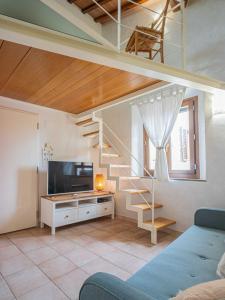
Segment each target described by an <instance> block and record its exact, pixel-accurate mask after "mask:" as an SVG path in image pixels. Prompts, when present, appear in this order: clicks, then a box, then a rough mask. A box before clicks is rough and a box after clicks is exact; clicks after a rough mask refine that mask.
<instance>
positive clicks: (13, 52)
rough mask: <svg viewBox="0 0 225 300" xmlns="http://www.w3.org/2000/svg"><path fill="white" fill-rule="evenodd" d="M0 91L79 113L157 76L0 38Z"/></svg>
mask: <svg viewBox="0 0 225 300" xmlns="http://www.w3.org/2000/svg"><path fill="white" fill-rule="evenodd" d="M0 66H1V68H0V95H1V96H5V97H9V98H13V99H18V100H22V101H25V102H29V103H34V104H37V105H42V106H46V107H50V108H54V109H58V110H62V111H66V112H70V113H75V114H77V113H81V112H83V111H86V110H88V109H91V108H94V107H97V106H99V105H102V104H105V103H108V102H110V101H112V100H115V99H117V98H119V97H122V96H124V95H127V94H129V93H132V92H134V91H137V90H140V89H143V88H145V87H147V86H151V85H153V84H155V83H157V82H159V81H158V80H155V79H151V78H149V77H145V76H140V75H137V74H133V73H129V72H125V71H121V70H118V69H114V68H109V67H106V66H103V65H99V64H95V63H91V62H87V61H84V60H80V59H75V58H71V57H68V56H63V55H59V54H55V53H52V52H48V51H44V50H39V49H35V48H30V47H27V46H23V45H19V44H15V43H11V42H8V41H1V40H0Z"/></svg>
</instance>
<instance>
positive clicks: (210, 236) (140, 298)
mask: <svg viewBox="0 0 225 300" xmlns="http://www.w3.org/2000/svg"><path fill="white" fill-rule="evenodd" d="M224 252H225V210H222V209H207V208H202V209H199V210H197V211H196V213H195V219H194V225H193V226H191V227H190V228H189V229H188V230H187V231H186V232H185V233H183V234H182V235H181V236H180V237H179V238H178V239H177V240H175V241H174V242H173V243H171V244H170V245H169V246H168V247H167V248H166V249H165V250H164V251H163V252H162V253H161V254H160V255H159V256H157V257H156V258H155V259H153V260H152V261H151V262H149V263H147V264H146V265H145V266H144V267H143V268H142V269H141V270H139V271H138V272H137V273H136V274H134V275H133V276H132V277H131V278H130V279H129V280H128V281H126V282H125V281H123V280H120V279H119V278H117V277H115V276H112V275H110V274H106V273H96V274H94V275H93V276H91V277H89V278H88V279H87V280H86V281H85V283H84V284H83V286H82V288H81V291H80V298H79V299H80V300H168V299H170V298H171V297H174V296H175V295H177V293H178V292H179V291H180V290H185V289H187V288H188V287H191V286H193V285H195V284H198V283H201V282H205V281H210V280H215V279H218V276H217V275H216V269H217V265H218V262H219V260H220V258H221V256H222V254H223V253H224Z"/></svg>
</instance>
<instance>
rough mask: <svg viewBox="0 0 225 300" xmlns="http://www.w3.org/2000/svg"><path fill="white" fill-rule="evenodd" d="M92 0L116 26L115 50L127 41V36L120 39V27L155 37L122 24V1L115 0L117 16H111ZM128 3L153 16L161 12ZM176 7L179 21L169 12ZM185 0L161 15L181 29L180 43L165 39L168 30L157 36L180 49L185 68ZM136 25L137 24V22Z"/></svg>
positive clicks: (131, 1)
mask: <svg viewBox="0 0 225 300" xmlns="http://www.w3.org/2000/svg"><path fill="white" fill-rule="evenodd" d="M92 2H93V3H94V4H95V5H96V6H97V7H98V8H99V9H100V10H102V11H103V12H104V13H105V14H106V15H107V16H108V17H109V18H110V19H111V20H112V21H113V22H114V23H115V24H116V26H117V45H116V46H117V50H118V51H119V52H120V51H122V50H123V48H122V47H123V45H124V44H125V43H127V42H128V40H129V38H125V39H124V40H123V41H122V34H121V33H122V29H123V28H125V29H128V30H130V31H131V33H132V32H138V33H141V34H142V35H146V36H147V37H152V38H155V36H154V35H152V34H151V33H147V32H143V31H141V30H139V29H137V28H135V27H133V26H130V25H127V24H124V23H123V22H122V1H121V0H117V17H115V16H113V15H112V14H111V13H110V12H109V11H107V9H105V8H104V7H103V6H102V5H101V4H99V2H98V1H96V0H92ZM127 2H128V3H132V4H133V5H134V6H137V7H138V8H139V9H142V10H143V11H145V12H147V13H149V14H151V15H154V16H158V17H159V16H160V15H161V13H160V12H158V11H157V10H154V9H151V8H149V7H147V6H145V5H143V4H140V3H138V2H136V1H134V0H127ZM123 4H124V3H123ZM177 8H180V11H181V21H178V20H176V19H175V18H173V17H171V16H170V15H169V14H170V13H171V12H173V11H175V10H176V9H177ZM184 9H185V0H181V1H180V3H178V4H177V5H176V6H174V7H172V8H170V9H168V11H167V14H166V15H165V16H163V19H164V18H165V19H166V20H169V21H170V22H173V23H174V24H176V25H177V26H180V29H181V43H180V44H176V43H174V42H172V41H168V40H166V38H165V37H166V35H168V33H169V32H167V33H166V32H165V33H164V36H163V38H162V39H160V38H158V40H159V41H166V42H167V45H171V46H173V47H176V48H178V49H179V50H180V51H181V54H182V66H183V68H184V69H185V60H186V59H185V56H186V54H185V35H186V34H185V12H184ZM137 25H138V24H137ZM150 25H151V24H146V26H150ZM153 50H154V51H156V50H158V49H153ZM140 52H141V51H140Z"/></svg>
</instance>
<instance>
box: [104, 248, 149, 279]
mask: <svg viewBox="0 0 225 300" xmlns="http://www.w3.org/2000/svg"><path fill="white" fill-rule="evenodd" d="M103 257H104V258H105V259H106V260H108V261H110V262H111V263H113V264H115V265H117V266H118V267H120V268H121V269H123V270H125V271H127V272H128V273H131V274H133V273H134V272H136V271H137V270H139V269H140V268H141V267H143V266H144V265H145V264H146V262H145V261H144V260H142V259H140V258H137V257H134V256H132V255H130V254H127V253H125V252H122V251H120V250H114V251H111V252H108V253H105V254H104V255H103Z"/></svg>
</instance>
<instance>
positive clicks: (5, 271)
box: [0, 254, 33, 276]
mask: <svg viewBox="0 0 225 300" xmlns="http://www.w3.org/2000/svg"><path fill="white" fill-rule="evenodd" d="M32 265H33V263H32V262H31V261H30V260H29V259H28V258H27V257H26V256H25V255H23V254H19V255H16V256H14V257H11V258H9V259H6V260H2V261H0V272H1V273H2V275H3V276H8V275H11V274H13V273H16V272H19V271H22V270H24V269H26V268H29V267H31V266H32Z"/></svg>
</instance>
